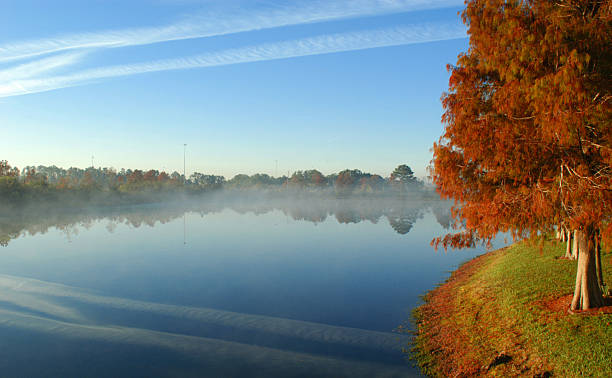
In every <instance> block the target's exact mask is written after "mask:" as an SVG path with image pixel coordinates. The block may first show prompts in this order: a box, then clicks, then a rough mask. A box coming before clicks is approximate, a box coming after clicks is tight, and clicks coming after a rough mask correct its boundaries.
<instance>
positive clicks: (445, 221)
mask: <svg viewBox="0 0 612 378" xmlns="http://www.w3.org/2000/svg"><path fill="white" fill-rule="evenodd" d="M431 212H432V213H433V214H434V216H435V217H436V221H438V224H440V226H442V228H444V229H445V230H448V229H449V228H450V227H451V222H452V217H451V211H450V204H447V203H440V204H438V205H436V206H432V207H431Z"/></svg>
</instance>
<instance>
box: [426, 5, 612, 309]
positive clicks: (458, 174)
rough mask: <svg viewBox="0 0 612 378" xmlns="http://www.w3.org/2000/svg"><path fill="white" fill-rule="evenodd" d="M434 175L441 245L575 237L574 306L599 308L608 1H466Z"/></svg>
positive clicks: (605, 199) (611, 200)
mask: <svg viewBox="0 0 612 378" xmlns="http://www.w3.org/2000/svg"><path fill="white" fill-rule="evenodd" d="M466 5H467V7H466V9H465V10H464V12H463V13H462V19H463V21H464V23H465V24H466V26H467V27H468V35H469V49H468V51H467V52H466V53H463V54H461V55H460V56H459V57H458V61H457V64H456V66H453V67H449V70H450V72H451V77H450V80H449V91H448V93H445V94H444V95H443V96H442V102H443V106H444V110H445V112H444V114H443V117H442V121H443V123H444V124H445V129H444V133H443V135H442V136H441V138H440V140H439V141H438V143H436V144H435V145H434V159H433V165H432V167H431V175H432V178H433V180H434V182H435V183H436V185H437V188H438V191H439V192H440V194H441V195H442V196H443V197H446V198H454V199H455V201H456V202H455V207H454V208H453V211H452V214H453V217H454V218H455V220H456V223H455V226H456V227H457V228H459V227H462V228H463V231H460V232H457V233H455V234H449V235H446V236H444V237H441V238H438V239H436V240H434V243H435V244H436V245H438V244H439V243H442V244H443V245H444V246H445V247H446V246H452V247H466V246H472V245H474V244H475V243H477V242H490V241H491V240H492V238H493V237H494V236H495V235H496V234H497V233H498V232H511V233H512V235H513V236H514V237H515V238H524V237H529V236H535V235H538V234H539V233H542V232H549V231H553V229H554V228H555V227H556V226H557V225H559V224H564V225H565V226H566V227H568V228H569V229H572V230H578V233H577V235H578V237H579V244H580V254H579V257H578V270H577V277H576V286H575V292H574V298H573V301H572V305H571V307H572V309H588V308H591V307H598V306H601V305H603V296H602V292H601V290H600V287H599V285H598V284H597V275H596V268H595V256H596V252H595V251H596V245H597V242H598V240H597V235H598V232H601V236H602V237H603V238H604V239H607V240H610V239H611V238H612V221H611V220H612V219H611V218H612V124H611V120H612V112H611V109H610V101H611V99H612V97H611V90H610V88H611V82H612V68H611V63H612V62H611V61H612V59H611V54H612V46H611V42H610V41H612V24H611V13H612V4H611V0H602V1H595V0H591V1H580V0H560V1H554V2H553V1H502V0H468V1H467V2H466Z"/></svg>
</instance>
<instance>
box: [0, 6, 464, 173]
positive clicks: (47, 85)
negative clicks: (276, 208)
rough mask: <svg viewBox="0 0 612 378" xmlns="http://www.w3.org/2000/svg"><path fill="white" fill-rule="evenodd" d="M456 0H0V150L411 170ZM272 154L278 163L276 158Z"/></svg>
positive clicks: (47, 159)
mask: <svg viewBox="0 0 612 378" xmlns="http://www.w3.org/2000/svg"><path fill="white" fill-rule="evenodd" d="M462 5H463V2H462V1H456V0H440V1H425V0H300V1H297V0H292V1H290V0H265V1H264V0H262V1H256V0H199V1H198V0H136V1H101V0H100V1H95V0H89V1H80V0H79V1H59V0H57V1H52V2H51V1H46V0H45V1H27V0H19V1H17V0H4V1H3V4H2V9H3V10H2V12H1V15H0V123H1V124H2V129H3V137H2V138H1V140H0V151H2V153H1V156H0V159H7V160H9V163H10V164H12V165H16V166H19V167H23V166H24V165H38V164H43V165H52V164H55V165H58V166H61V167H65V168H68V167H70V166H76V167H82V168H84V167H87V166H89V165H91V157H92V155H93V156H94V165H96V166H104V167H115V168H122V167H125V168H139V169H160V170H161V169H164V170H167V171H173V170H178V171H182V166H183V143H187V173H188V174H189V173H190V172H193V171H199V172H204V173H212V174H220V175H224V176H226V177H228V178H230V177H232V176H234V175H235V174H237V173H247V174H252V173H256V172H263V173H268V174H272V175H274V174H278V175H281V174H286V173H287V171H291V172H293V171H295V170H304V169H312V168H316V169H319V170H321V171H322V172H323V173H325V174H329V173H332V172H338V171H340V170H342V169H345V168H351V169H352V168H358V169H361V170H363V171H367V172H372V173H378V174H380V175H382V176H388V174H389V173H390V172H391V171H392V170H393V168H395V167H396V166H397V165H399V164H408V165H410V166H411V167H412V168H413V169H414V171H415V172H416V173H417V175H419V176H424V175H425V174H426V170H425V169H426V167H427V165H428V164H429V161H430V159H431V152H430V148H431V146H432V144H433V142H434V141H436V140H437V138H438V137H439V135H440V134H441V132H442V125H441V123H440V116H441V114H442V107H441V104H440V96H441V94H442V92H443V91H444V90H445V89H446V88H447V85H448V73H447V72H446V68H445V67H446V64H448V63H451V64H452V63H454V62H455V61H456V58H457V55H458V54H459V53H460V52H461V51H465V50H466V49H467V42H468V41H467V38H466V31H465V27H464V26H463V25H462V24H461V21H460V18H459V16H458V15H457V12H458V11H460V10H461V8H462ZM276 161H278V171H277V170H276Z"/></svg>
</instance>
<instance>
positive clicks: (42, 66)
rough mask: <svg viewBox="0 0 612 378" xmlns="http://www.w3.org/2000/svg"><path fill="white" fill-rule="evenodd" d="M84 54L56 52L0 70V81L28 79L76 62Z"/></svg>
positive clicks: (80, 52)
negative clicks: (46, 56)
mask: <svg viewBox="0 0 612 378" xmlns="http://www.w3.org/2000/svg"><path fill="white" fill-rule="evenodd" d="M85 54H86V53H85V52H84V51H78V52H70V53H64V54H58V55H54V56H50V57H48V58H43V59H39V60H35V61H32V62H28V63H23V64H20V65H17V66H14V67H10V68H7V69H4V70H0V83H2V82H6V81H9V80H18V79H29V78H32V77H36V76H39V75H40V74H43V73H47V72H51V71H54V70H57V69H59V68H62V67H65V66H69V65H73V64H76V63H78V62H80V61H81V60H82V58H83V56H84V55H85Z"/></svg>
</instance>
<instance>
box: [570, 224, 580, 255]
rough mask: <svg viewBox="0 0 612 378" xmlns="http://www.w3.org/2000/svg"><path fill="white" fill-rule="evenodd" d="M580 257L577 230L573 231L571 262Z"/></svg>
mask: <svg viewBox="0 0 612 378" xmlns="http://www.w3.org/2000/svg"><path fill="white" fill-rule="evenodd" d="M578 255H580V244H579V243H578V230H574V246H573V248H572V260H578Z"/></svg>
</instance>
